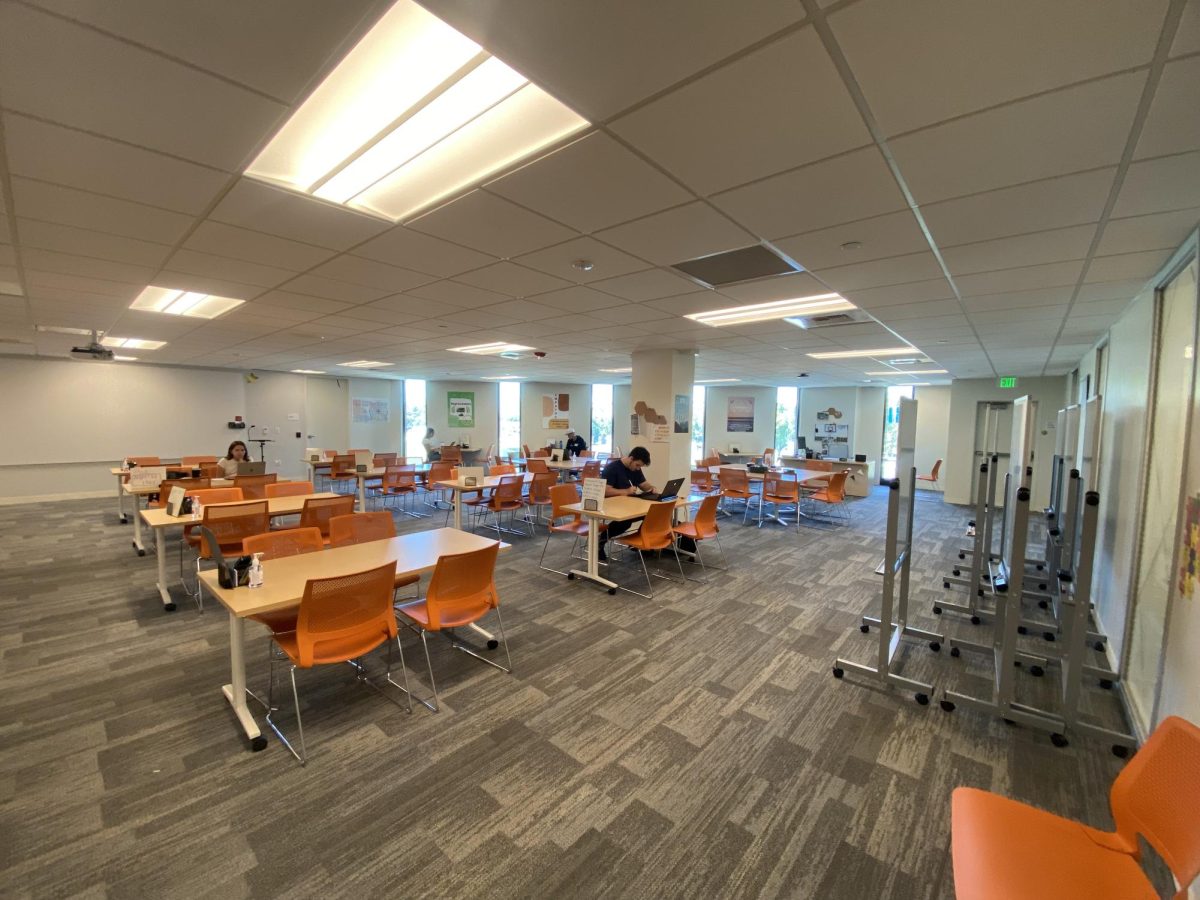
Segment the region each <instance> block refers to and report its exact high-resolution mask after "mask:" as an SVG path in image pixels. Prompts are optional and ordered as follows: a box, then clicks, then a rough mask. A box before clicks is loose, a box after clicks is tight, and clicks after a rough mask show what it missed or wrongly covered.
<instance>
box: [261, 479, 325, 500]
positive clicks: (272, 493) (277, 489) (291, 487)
mask: <svg viewBox="0 0 1200 900" xmlns="http://www.w3.org/2000/svg"><path fill="white" fill-rule="evenodd" d="M263 493H264V494H266V497H267V499H268V500H271V499H273V498H275V497H303V496H305V495H306V494H312V493H314V490H313V483H312V482H311V481H277V482H275V483H274V484H267V485H266V486H265V487H264V488H263Z"/></svg>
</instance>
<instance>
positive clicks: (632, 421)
mask: <svg viewBox="0 0 1200 900" xmlns="http://www.w3.org/2000/svg"><path fill="white" fill-rule="evenodd" d="M629 433H630V434H637V433H638V414H637V413H630V414H629Z"/></svg>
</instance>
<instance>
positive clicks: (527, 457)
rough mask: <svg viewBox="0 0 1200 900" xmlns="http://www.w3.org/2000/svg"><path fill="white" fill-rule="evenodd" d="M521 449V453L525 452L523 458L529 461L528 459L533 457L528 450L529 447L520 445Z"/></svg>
mask: <svg viewBox="0 0 1200 900" xmlns="http://www.w3.org/2000/svg"><path fill="white" fill-rule="evenodd" d="M521 449H522V450H523V451H525V458H526V459H529V457H531V456H533V452H532V451H531V450H530V449H529V445H528V444H522V445H521Z"/></svg>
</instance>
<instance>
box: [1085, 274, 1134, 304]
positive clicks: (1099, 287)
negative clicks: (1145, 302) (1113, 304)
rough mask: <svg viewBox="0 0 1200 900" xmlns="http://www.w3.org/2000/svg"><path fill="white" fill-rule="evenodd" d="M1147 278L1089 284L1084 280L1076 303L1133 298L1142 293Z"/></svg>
mask: <svg viewBox="0 0 1200 900" xmlns="http://www.w3.org/2000/svg"><path fill="white" fill-rule="evenodd" d="M1144 288H1145V279H1142V278H1135V279H1129V280H1126V281H1106V282H1097V283H1095V284H1089V283H1087V282H1084V284H1083V285H1082V286H1080V288H1079V294H1078V295H1077V296H1076V297H1075V302H1076V303H1091V302H1093V301H1098V300H1126V301H1128V300H1132V299H1133V298H1134V297H1136V296H1138V295H1139V294H1140V293H1142V291H1143V289H1144Z"/></svg>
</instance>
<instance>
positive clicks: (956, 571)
mask: <svg viewBox="0 0 1200 900" xmlns="http://www.w3.org/2000/svg"><path fill="white" fill-rule="evenodd" d="M950 574H951V575H953V576H954V577H955V578H957V577H958V576H959V575H961V574H962V572H961V571H960V570H958V569H955V570H954V571H953V572H951V573H950Z"/></svg>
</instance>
